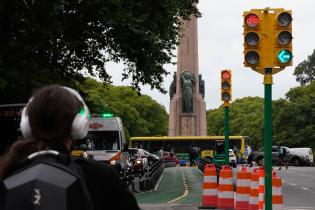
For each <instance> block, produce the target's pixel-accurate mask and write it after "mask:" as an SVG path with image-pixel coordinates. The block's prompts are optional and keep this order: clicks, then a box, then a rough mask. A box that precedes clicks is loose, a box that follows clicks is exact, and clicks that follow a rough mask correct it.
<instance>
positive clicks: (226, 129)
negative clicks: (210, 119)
mask: <svg viewBox="0 0 315 210" xmlns="http://www.w3.org/2000/svg"><path fill="white" fill-rule="evenodd" d="M229 118H230V116H229V102H228V101H225V102H224V157H225V165H229V164H230V157H229V156H230V153H229V148H230V141H229V135H230V128H229Z"/></svg>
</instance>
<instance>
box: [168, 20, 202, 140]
mask: <svg viewBox="0 0 315 210" xmlns="http://www.w3.org/2000/svg"><path fill="white" fill-rule="evenodd" d="M181 21H182V30H181V38H180V44H179V46H178V53H177V71H176V72H175V73H174V76H173V81H172V83H171V85H170V89H169V94H170V114H169V131H168V135H169V136H205V135H207V124H206V104H205V102H204V95H205V82H204V80H203V79H202V75H201V74H199V67H198V34H197V18H196V17H195V16H192V17H191V18H190V20H181Z"/></svg>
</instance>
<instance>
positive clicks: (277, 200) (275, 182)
mask: <svg viewBox="0 0 315 210" xmlns="http://www.w3.org/2000/svg"><path fill="white" fill-rule="evenodd" d="M272 175H273V176H272V209H273V210H282V209H283V195H282V179H281V178H280V177H278V176H277V174H276V172H273V174H272Z"/></svg>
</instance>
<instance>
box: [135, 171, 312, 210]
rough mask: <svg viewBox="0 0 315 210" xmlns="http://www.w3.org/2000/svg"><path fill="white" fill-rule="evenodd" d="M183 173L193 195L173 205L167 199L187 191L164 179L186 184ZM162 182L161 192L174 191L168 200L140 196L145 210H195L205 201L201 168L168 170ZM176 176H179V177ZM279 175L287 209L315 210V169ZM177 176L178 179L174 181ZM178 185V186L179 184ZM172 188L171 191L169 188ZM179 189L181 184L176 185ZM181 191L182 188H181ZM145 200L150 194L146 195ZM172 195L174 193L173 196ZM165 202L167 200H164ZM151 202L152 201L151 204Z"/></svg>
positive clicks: (140, 201) (152, 193)
mask: <svg viewBox="0 0 315 210" xmlns="http://www.w3.org/2000/svg"><path fill="white" fill-rule="evenodd" d="M179 172H183V173H184V175H185V178H186V182H187V184H188V191H189V193H188V194H187V195H186V196H185V197H184V198H181V199H179V200H177V201H175V202H173V203H171V204H168V203H167V200H169V201H170V200H172V199H174V197H176V195H179V194H184V189H183V188H182V187H181V185H179V186H180V187H179V188H180V189H181V192H179V191H176V193H174V184H169V183H170V182H169V181H167V180H164V179H169V177H172V181H171V182H174V181H176V182H183V180H182V179H180V178H179V177H180V176H179ZM167 174H171V176H164V178H163V179H162V181H161V183H162V184H163V183H168V184H167V185H165V184H163V186H162V188H160V187H159V188H158V191H159V192H173V193H174V194H173V193H172V195H174V196H169V197H168V198H167V197H165V196H163V197H164V198H163V199H161V198H159V195H158V193H157V194H156V193H155V192H151V193H150V194H149V197H150V199H144V198H143V197H142V196H141V194H139V195H137V199H138V201H139V204H140V206H141V208H142V209H143V210H195V209H198V206H199V204H200V202H201V191H202V190H201V187H202V182H203V176H202V174H201V173H200V172H199V171H198V169H197V168H190V167H181V168H179V167H177V168H170V169H168V172H167ZM175 174H176V175H175ZM277 174H278V175H279V176H281V177H282V178H283V194H284V207H285V209H286V210H304V209H305V210H315V167H290V168H289V169H288V170H281V171H279V170H277ZM174 177H176V178H175V179H174ZM177 184H178V183H177ZM167 187H170V189H167ZM176 187H178V185H177V186H176ZM177 189H178V188H177ZM143 195H144V197H146V196H148V194H147V195H146V194H143ZM169 195H170V194H169ZM162 200H163V201H162ZM148 201H149V202H148Z"/></svg>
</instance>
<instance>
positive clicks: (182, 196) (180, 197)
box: [167, 168, 189, 204]
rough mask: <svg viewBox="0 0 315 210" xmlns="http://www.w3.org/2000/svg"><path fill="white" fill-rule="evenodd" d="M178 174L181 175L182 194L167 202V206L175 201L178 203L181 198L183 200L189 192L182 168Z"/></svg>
mask: <svg viewBox="0 0 315 210" xmlns="http://www.w3.org/2000/svg"><path fill="white" fill-rule="evenodd" d="M180 172H181V173H182V177H183V182H184V189H185V191H184V194H183V195H181V196H179V197H177V198H175V199H173V200H171V201H169V202H167V203H168V204H170V203H174V202H175V201H178V200H180V199H182V198H184V197H186V196H187V195H188V192H189V190H188V184H187V181H186V177H185V175H184V172H183V169H182V168H180Z"/></svg>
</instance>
